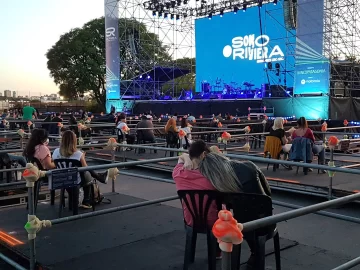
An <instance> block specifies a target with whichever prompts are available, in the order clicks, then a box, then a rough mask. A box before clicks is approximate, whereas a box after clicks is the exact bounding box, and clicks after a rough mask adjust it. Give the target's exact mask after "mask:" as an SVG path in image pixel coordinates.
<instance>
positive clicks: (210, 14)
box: [208, 12, 212, 20]
mask: <svg viewBox="0 0 360 270" xmlns="http://www.w3.org/2000/svg"><path fill="white" fill-rule="evenodd" d="M208 18H209V20H211V19H212V13H211V12H210V13H209V16H208Z"/></svg>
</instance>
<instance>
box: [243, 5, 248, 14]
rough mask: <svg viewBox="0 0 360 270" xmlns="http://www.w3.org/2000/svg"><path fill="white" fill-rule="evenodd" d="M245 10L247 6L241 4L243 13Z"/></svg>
mask: <svg viewBox="0 0 360 270" xmlns="http://www.w3.org/2000/svg"><path fill="white" fill-rule="evenodd" d="M246 8H247V5H246V4H243V12H245V11H246Z"/></svg>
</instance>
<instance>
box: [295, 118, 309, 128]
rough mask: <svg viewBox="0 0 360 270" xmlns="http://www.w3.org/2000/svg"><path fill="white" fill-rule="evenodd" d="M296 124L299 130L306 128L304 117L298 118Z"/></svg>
mask: <svg viewBox="0 0 360 270" xmlns="http://www.w3.org/2000/svg"><path fill="white" fill-rule="evenodd" d="M297 124H298V127H299V128H308V122H307V121H306V119H305V117H300V118H299V119H298V120H297Z"/></svg>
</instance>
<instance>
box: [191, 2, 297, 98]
mask: <svg viewBox="0 0 360 270" xmlns="http://www.w3.org/2000/svg"><path fill="white" fill-rule="evenodd" d="M195 36H196V90H197V92H202V91H203V90H204V85H206V86H207V87H208V89H211V91H212V92H218V91H222V89H226V88H228V89H229V88H231V89H237V90H240V89H246V88H248V87H249V85H253V86H251V87H252V88H261V85H263V84H269V85H283V86H288V87H292V86H293V83H294V51H295V34H294V33H293V32H290V31H287V30H286V28H285V26H284V13H283V8H282V6H281V4H280V3H279V4H278V5H273V4H267V5H264V6H263V7H262V8H258V7H251V8H248V9H247V10H246V12H243V11H238V12H237V14H234V13H233V12H229V13H225V14H224V15H223V16H222V17H221V16H220V15H216V16H215V15H214V16H213V17H212V19H209V18H202V19H198V20H196V22H195Z"/></svg>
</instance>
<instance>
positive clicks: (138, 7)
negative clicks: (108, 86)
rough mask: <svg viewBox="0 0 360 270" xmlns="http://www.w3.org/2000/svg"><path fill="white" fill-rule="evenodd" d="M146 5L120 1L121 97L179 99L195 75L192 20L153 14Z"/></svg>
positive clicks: (173, 15) (126, 0) (136, 0)
mask: <svg viewBox="0 0 360 270" xmlns="http://www.w3.org/2000/svg"><path fill="white" fill-rule="evenodd" d="M145 6H146V5H144V1H142V0H121V1H119V18H120V19H119V29H120V30H119V42H120V66H121V68H120V70H121V95H122V98H126V97H128V98H134V99H140V98H141V99H160V98H165V97H166V98H169V97H178V96H179V95H180V93H181V91H182V90H183V88H189V87H190V86H191V84H192V81H194V76H195V75H194V74H195V63H194V59H195V48H194V45H195V42H194V38H195V36H194V23H193V18H192V17H190V16H189V17H187V16H185V17H184V16H180V15H179V14H177V13H171V14H170V13H165V12H164V13H162V14H158V13H156V14H153V13H154V12H152V11H149V10H148V9H146V8H145ZM121 30H123V31H121ZM184 90H191V89H184Z"/></svg>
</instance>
